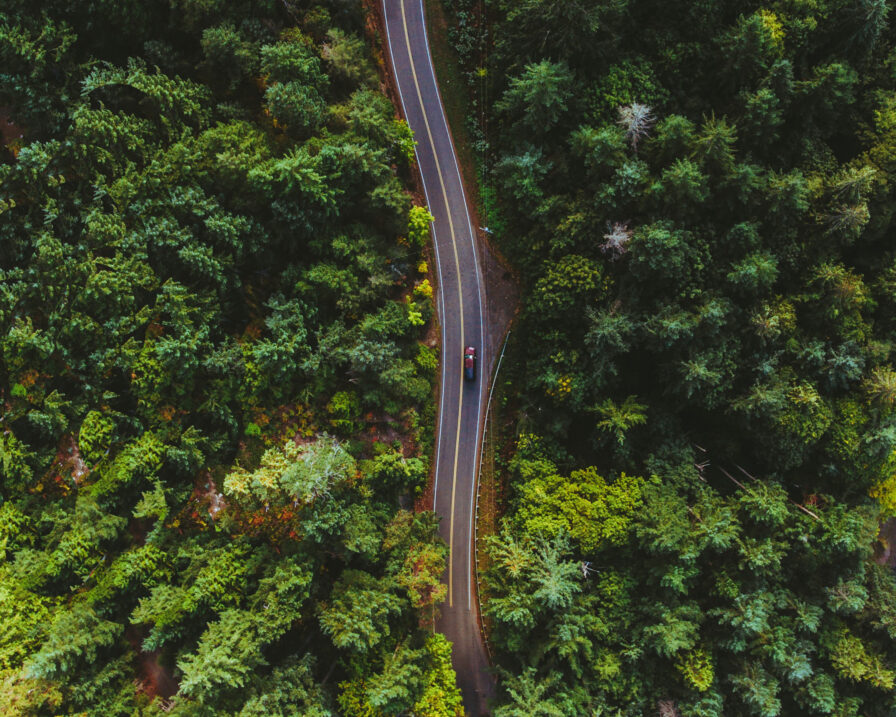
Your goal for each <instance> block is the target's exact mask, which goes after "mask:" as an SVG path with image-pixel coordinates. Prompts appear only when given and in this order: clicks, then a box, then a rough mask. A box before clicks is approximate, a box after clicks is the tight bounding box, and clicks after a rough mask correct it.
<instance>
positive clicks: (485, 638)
mask: <svg viewBox="0 0 896 717" xmlns="http://www.w3.org/2000/svg"><path fill="white" fill-rule="evenodd" d="M509 339H510V331H509V330H508V331H507V335H506V336H505V337H504V345H503V346H502V347H501V355H500V356H499V357H498V363H497V365H496V366H495V372H494V373H493V374H492V381H491V386H490V387H489V390H488V401H487V402H486V404H485V420H484V421H483V425H482V448H481V450H480V451H479V469H478V475H479V481H477V482H476V514H475V520H474V522H473V546H474V550H475V558H476V560H475V561H474V562H475V566H476V568H475V578H476V604H477V606H478V608H479V632H480V633H481V635H482V643H483V644H484V645H485V651H486V652H487V653H488V659H489V662H491V661H492V649H491V646H490V645H489V642H488V635H486V633H485V621H484V619H483V617H482V590H481V589H480V587H481V586H480V583H479V494H480V492H481V490H482V486H481V481H482V461H483V459H484V458H485V437H486V434H487V433H488V419H489V416H490V415H491V407H492V394H494V392H495V384H496V383H497V381H498V372H499V371H500V370H501V362H502V361H503V360H504V351H505V350H506V349H507V341H508V340H509Z"/></svg>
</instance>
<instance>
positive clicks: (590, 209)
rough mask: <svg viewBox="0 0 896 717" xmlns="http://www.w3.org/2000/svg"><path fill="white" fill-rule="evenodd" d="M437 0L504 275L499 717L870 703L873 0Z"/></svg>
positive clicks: (879, 100) (877, 514)
mask: <svg viewBox="0 0 896 717" xmlns="http://www.w3.org/2000/svg"><path fill="white" fill-rule="evenodd" d="M446 4H447V5H448V6H449V8H450V10H451V11H452V13H453V17H454V27H453V29H452V33H453V35H452V38H453V44H454V46H455V47H456V48H458V50H459V52H460V54H461V59H462V62H463V63H464V70H465V72H466V74H467V77H468V80H469V84H470V89H471V92H472V93H473V95H474V98H475V99H476V100H477V101H485V98H493V100H491V101H487V116H488V125H487V128H485V131H482V134H481V136H480V138H479V139H480V141H481V149H482V150H483V153H484V156H483V159H484V162H485V166H486V168H487V170H488V171H487V172H486V174H485V176H486V177H488V179H487V181H486V185H487V186H486V187H485V191H486V192H487V193H489V195H490V196H493V197H495V200H496V202H497V210H498V211H497V215H499V216H500V220H496V219H495V218H491V219H490V224H491V226H492V228H493V229H496V230H498V234H497V235H496V240H497V241H498V245H499V248H500V249H501V250H502V252H503V254H504V255H505V256H508V257H512V258H513V260H514V262H515V264H516V268H517V269H518V271H519V273H520V277H521V279H522V282H523V300H522V305H523V309H522V315H521V317H520V319H519V325H518V327H517V328H516V329H515V333H517V334H518V335H520V336H525V341H518V342H517V343H516V346H517V350H516V351H515V352H514V355H513V356H510V357H509V361H508V362H507V364H506V366H505V369H504V370H505V371H507V378H508V380H509V381H510V382H511V383H512V385H513V386H515V387H516V388H517V391H518V393H517V396H516V397H514V403H515V405H519V406H520V411H519V416H518V426H517V436H516V448H515V455H514V457H513V459H512V461H511V464H510V467H509V471H508V478H509V485H510V489H509V496H508V501H509V509H508V512H507V514H506V516H505V518H504V523H503V527H502V529H501V530H500V531H499V532H498V534H497V535H496V536H494V537H493V538H492V539H491V567H490V569H489V573H488V581H489V587H488V594H489V595H490V600H489V601H488V604H487V606H486V608H485V610H486V614H487V616H488V621H489V624H490V625H491V626H492V632H491V647H492V650H493V652H494V654H495V655H496V656H497V664H498V667H499V671H500V676H501V679H500V681H499V690H500V696H499V701H498V706H497V709H496V710H495V713H494V714H495V715H497V716H499V717H523V716H524V715H525V716H526V717H529V716H532V715H543V716H545V717H547V716H551V717H554V716H561V715H569V716H570V717H572V716H578V715H584V714H601V715H648V714H660V715H663V716H664V717H672V716H673V715H683V716H693V717H703V716H705V717H711V716H713V717H714V716H716V715H720V714H728V715H757V716H762V717H773V716H775V715H797V714H799V715H814V714H817V715H840V716H843V717H846V716H850V715H852V716H858V715H863V716H869V717H870V716H873V715H887V714H891V712H892V710H893V709H894V708H896V613H894V607H893V606H894V605H896V581H894V577H893V572H892V569H891V568H890V567H889V566H885V565H880V564H878V563H877V562H876V561H875V560H874V554H873V551H874V548H875V545H876V543H877V540H878V532H879V524H880V522H881V521H883V520H885V519H887V518H889V517H890V516H892V515H893V514H894V512H896V477H894V476H896V461H894V455H896V453H894V451H896V405H894V404H896V371H894V368H893V361H894V355H893V352H894V346H896V345H894V340H896V333H894V330H896V301H894V295H896V294H894V291H896V282H894V279H896V251H894V248H893V244H892V237H893V232H894V224H893V216H894V209H896V200H894V195H893V186H894V182H896V161H894V150H893V148H894V146H896V133H894V131H896V130H894V128H896V72H894V69H896V52H894V45H893V29H892V22H893V21H894V19H896V18H894V16H893V14H892V12H891V6H890V3H887V2H884V1H883V0H859V1H856V2H852V1H846V0H821V1H820V2H811V3H805V2H789V1H787V2H785V1H781V2H775V1H773V2H767V3H758V2H687V3H677V4H674V7H673V6H672V5H670V4H669V3H659V2H655V1H654V0H622V1H621V2H614V3H598V2H575V3H573V2H560V1H555V0H545V1H543V2H513V1H510V0H486V1H485V2H474V1H473V0H449V2H447V3H446ZM483 78H485V82H486V86H485V89H483Z"/></svg>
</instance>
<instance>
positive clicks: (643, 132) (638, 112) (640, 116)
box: [617, 102, 656, 153]
mask: <svg viewBox="0 0 896 717" xmlns="http://www.w3.org/2000/svg"><path fill="white" fill-rule="evenodd" d="M617 111H618V112H619V120H618V121H619V124H620V125H622V127H623V128H624V129H625V138H626V139H627V140H628V141H629V142H631V145H632V149H633V150H635V152H636V153H637V151H638V142H640V141H641V140H642V139H644V138H646V137H647V135H648V134H650V128H651V127H653V123H654V122H655V121H656V118H655V117H654V116H653V109H652V108H651V107H650V106H649V105H642V104H641V103H640V102H632V103H631V104H630V105H623V106H622V107H620V108H619V109H618V110H617Z"/></svg>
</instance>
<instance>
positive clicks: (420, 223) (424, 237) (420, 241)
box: [408, 207, 433, 248]
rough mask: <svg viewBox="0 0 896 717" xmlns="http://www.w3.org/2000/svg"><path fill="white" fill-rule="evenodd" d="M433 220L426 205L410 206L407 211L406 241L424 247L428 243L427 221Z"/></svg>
mask: <svg viewBox="0 0 896 717" xmlns="http://www.w3.org/2000/svg"><path fill="white" fill-rule="evenodd" d="M431 221H433V216H432V214H430V213H429V211H428V210H427V209H426V207H411V211H410V212H408V241H409V242H410V243H411V246H416V247H421V248H422V247H425V246H428V245H429V241H430V238H429V223H430V222H431Z"/></svg>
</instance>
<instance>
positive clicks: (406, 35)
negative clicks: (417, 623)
mask: <svg viewBox="0 0 896 717" xmlns="http://www.w3.org/2000/svg"><path fill="white" fill-rule="evenodd" d="M401 21H402V24H403V25H404V41H405V45H406V46H407V49H408V61H409V63H410V65H411V74H412V75H413V77H414V87H415V88H416V90H417V100H418V101H419V102H420V111H421V113H422V114H423V123H424V124H425V125H426V136H427V139H429V146H430V148H431V149H432V156H433V158H434V159H435V162H436V173H437V174H438V175H439V185H440V186H441V188H442V198H443V199H444V200H445V212H446V214H447V216H448V230H449V233H450V234H451V248H452V249H454V265H455V266H456V267H457V271H456V274H457V296H458V301H459V303H460V343H461V346H463V345H464V294H463V289H462V287H461V281H460V258H459V257H458V255H457V242H456V241H455V236H454V221H453V220H452V219H451V205H450V204H449V203H448V192H447V191H445V180H444V179H443V177H442V166H441V163H440V162H439V155H438V153H437V152H436V145H435V142H434V141H433V138H432V131H431V130H430V128H429V119H428V118H427V116H426V106H425V105H424V104H423V95H422V94H421V92H420V82H419V81H418V79H417V68H416V67H415V65H414V57H413V54H412V52H411V37H410V34H409V33H408V18H407V14H406V12H405V6H404V0H401ZM443 308H444V307H443ZM446 313H447V309H446ZM442 320H443V321H444V317H443V319H442ZM442 351H443V352H444V353H447V347H446V346H443V347H442ZM443 360H444V357H443ZM463 402H464V384H463V381H461V382H460V391H459V393H458V399H457V433H456V435H455V438H454V473H453V477H452V480H451V513H450V515H449V519H448V520H449V523H448V525H449V527H448V606H449V607H453V606H454V561H453V559H452V558H453V557H454V494H455V490H456V488H457V459H458V453H459V451H460V417H461V409H462V408H463ZM436 470H438V466H436Z"/></svg>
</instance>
